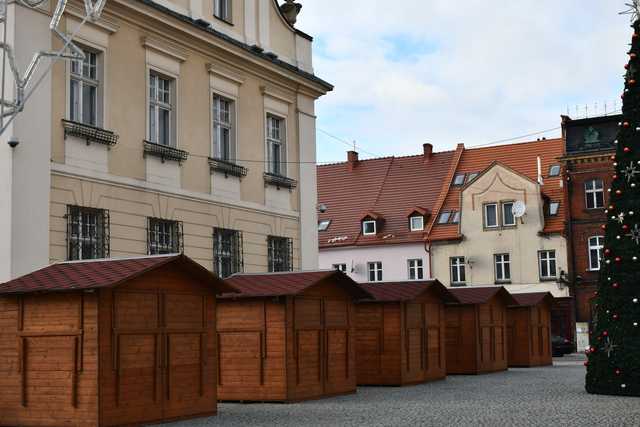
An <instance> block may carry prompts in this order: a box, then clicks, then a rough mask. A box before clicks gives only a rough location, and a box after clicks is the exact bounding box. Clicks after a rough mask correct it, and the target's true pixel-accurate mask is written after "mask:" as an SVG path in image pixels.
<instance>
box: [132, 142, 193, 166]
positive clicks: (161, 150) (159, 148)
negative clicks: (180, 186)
mask: <svg viewBox="0 0 640 427" xmlns="http://www.w3.org/2000/svg"><path fill="white" fill-rule="evenodd" d="M143 143H144V154H145V155H150V156H155V157H159V158H160V159H161V160H162V163H164V162H165V161H166V160H172V161H175V162H178V163H182V162H184V161H186V160H187V158H188V157H189V153H188V152H186V151H184V150H178V149H177V148H174V147H170V146H168V145H162V144H156V143H154V142H149V141H146V140H145V141H143Z"/></svg>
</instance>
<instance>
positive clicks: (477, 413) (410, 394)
mask: <svg viewBox="0 0 640 427" xmlns="http://www.w3.org/2000/svg"><path fill="white" fill-rule="evenodd" d="M401 425H413V426H415V425H423V426H581V427H584V426H592V425H598V426H616V427H621V426H634V427H637V426H640V398H618V397H607V396H593V395H589V394H587V393H586V392H585V391H584V367H583V366H582V362H581V361H580V358H576V357H573V358H572V357H568V358H563V359H559V360H558V361H557V363H556V365H555V366H553V367H545V368H533V369H510V370H509V371H508V372H503V373H496V374H489V375H480V376H450V377H448V378H447V379H446V380H445V381H440V382H436V383H431V384H424V385H419V386H413V387H404V388H389V387H360V388H359V389H358V394H355V395H351V396H344V397H338V398H332V399H326V400H319V401H313V402H305V403H299V404H292V405H283V404H247V405H241V404H222V405H219V406H218V416H217V417H211V418H205V419H198V420H190V421H185V422H180V423H175V424H171V426H172V427H195V426H278V427H281V426H296V427H297V426H401Z"/></svg>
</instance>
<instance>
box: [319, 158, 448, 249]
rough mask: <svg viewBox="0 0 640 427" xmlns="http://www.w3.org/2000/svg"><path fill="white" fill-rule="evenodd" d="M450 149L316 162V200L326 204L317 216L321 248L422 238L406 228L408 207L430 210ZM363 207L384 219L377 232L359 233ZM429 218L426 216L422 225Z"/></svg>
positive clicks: (437, 191) (423, 236) (414, 240)
mask: <svg viewBox="0 0 640 427" xmlns="http://www.w3.org/2000/svg"><path fill="white" fill-rule="evenodd" d="M453 158H454V152H452V151H450V152H442V153H433V154H432V156H431V157H430V158H429V159H427V160H426V159H425V157H424V156H423V155H419V156H409V157H388V158H381V159H372V160H361V161H359V162H358V163H357V164H356V166H355V167H354V168H350V166H349V164H348V163H339V164H334V165H327V166H319V167H318V202H319V203H321V204H324V205H325V206H327V211H326V212H324V213H321V214H320V220H330V221H331V224H330V226H329V228H328V229H327V230H326V231H323V232H320V234H319V237H320V247H321V248H331V247H338V246H352V245H375V244H394V243H408V242H422V241H423V240H424V238H425V233H424V232H411V231H410V230H409V221H408V217H407V212H408V211H410V210H414V209H415V208H416V207H420V208H421V209H425V210H426V211H428V212H433V211H434V209H435V205H436V202H437V201H438V198H439V196H440V194H441V192H442V189H443V187H444V185H445V177H446V176H447V173H448V172H449V169H450V166H451V162H452V160H453ZM363 212H375V213H376V214H378V215H379V216H381V217H383V218H384V224H383V226H382V228H381V229H380V230H378V234H377V235H376V236H371V237H370V236H362V230H361V223H360V220H361V219H362V214H363ZM431 219H432V218H429V217H428V218H427V221H426V222H425V230H426V229H427V224H428V223H429V221H430V220H431Z"/></svg>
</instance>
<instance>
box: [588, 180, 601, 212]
mask: <svg viewBox="0 0 640 427" xmlns="http://www.w3.org/2000/svg"><path fill="white" fill-rule="evenodd" d="M584 194H585V197H586V204H587V209H600V208H603V207H604V182H603V181H602V180H601V179H590V180H588V181H586V182H585V183H584Z"/></svg>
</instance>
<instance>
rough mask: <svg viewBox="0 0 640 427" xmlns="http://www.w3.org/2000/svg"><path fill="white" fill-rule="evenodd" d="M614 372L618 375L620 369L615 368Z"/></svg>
mask: <svg viewBox="0 0 640 427" xmlns="http://www.w3.org/2000/svg"><path fill="white" fill-rule="evenodd" d="M614 372H615V373H616V375H620V374H621V373H622V371H621V370H620V369H616V370H615V371H614Z"/></svg>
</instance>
